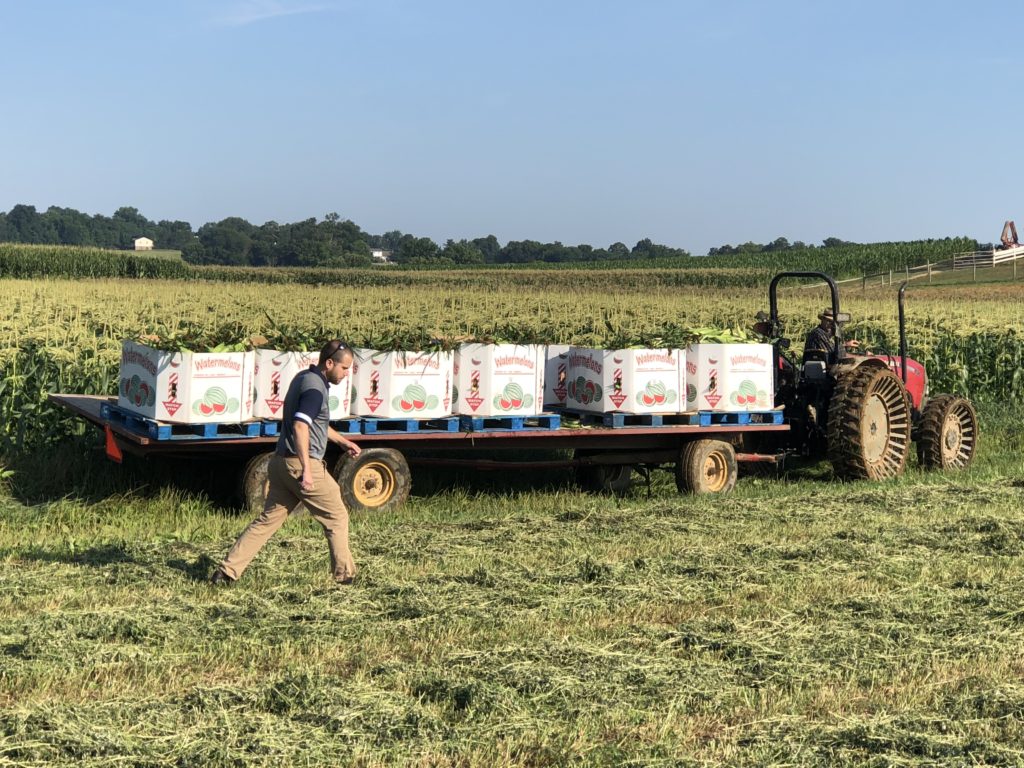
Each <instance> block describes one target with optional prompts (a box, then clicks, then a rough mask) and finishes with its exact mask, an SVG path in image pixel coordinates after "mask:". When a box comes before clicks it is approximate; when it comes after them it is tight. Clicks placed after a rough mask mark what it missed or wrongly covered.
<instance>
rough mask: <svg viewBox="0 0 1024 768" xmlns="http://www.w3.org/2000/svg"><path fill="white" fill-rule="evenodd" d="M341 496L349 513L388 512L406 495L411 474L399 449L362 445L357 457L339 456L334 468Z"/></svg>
mask: <svg viewBox="0 0 1024 768" xmlns="http://www.w3.org/2000/svg"><path fill="white" fill-rule="evenodd" d="M334 479H335V480H337V481H338V485H339V486H341V498H342V500H343V501H344V502H345V506H346V507H348V509H349V511H351V512H390V511H391V510H394V509H398V508H399V507H401V506H402V505H403V504H405V502H406V500H407V499H408V498H409V489H410V488H411V487H412V473H411V472H410V471H409V463H408V462H407V461H406V460H405V456H403V455H402V453H401V451H396V450H395V449H394V448H366V449H364V450H363V451H362V452H361V453H360V454H359V455H358V456H356V457H355V458H352V457H350V456H342V457H341V458H339V459H338V462H337V464H336V465H335V467H334Z"/></svg>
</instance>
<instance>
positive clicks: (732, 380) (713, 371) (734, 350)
mask: <svg viewBox="0 0 1024 768" xmlns="http://www.w3.org/2000/svg"><path fill="white" fill-rule="evenodd" d="M686 362H687V373H688V376H689V382H690V384H691V386H689V387H687V392H686V398H687V406H688V407H689V408H690V409H691V410H695V411H697V410H700V411H767V410H771V409H772V408H774V407H775V391H774V388H775V376H774V373H773V371H772V347H771V344H694V345H692V346H691V347H690V348H689V349H688V350H687V351H686Z"/></svg>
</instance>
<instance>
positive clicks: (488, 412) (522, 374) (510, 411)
mask: <svg viewBox="0 0 1024 768" xmlns="http://www.w3.org/2000/svg"><path fill="white" fill-rule="evenodd" d="M544 364H545V352H544V347H543V346H542V345H540V344H463V345H461V346H460V347H459V349H458V350H457V351H456V353H455V391H454V392H453V394H452V400H453V401H454V403H455V405H454V410H455V412H456V413H458V414H461V415H465V416H484V417H492V418H493V417H496V416H535V415H537V414H538V413H542V412H543V411H544Z"/></svg>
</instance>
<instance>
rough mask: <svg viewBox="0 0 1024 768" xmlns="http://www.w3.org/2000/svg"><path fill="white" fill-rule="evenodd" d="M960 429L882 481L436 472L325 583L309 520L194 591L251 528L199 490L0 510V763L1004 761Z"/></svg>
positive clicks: (1015, 592)
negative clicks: (599, 482)
mask: <svg viewBox="0 0 1024 768" xmlns="http://www.w3.org/2000/svg"><path fill="white" fill-rule="evenodd" d="M986 437H987V438H988V439H987V441H986V443H985V450H986V453H985V454H984V455H983V457H982V460H981V461H980V462H979V463H978V466H977V467H976V468H975V469H973V470H971V471H970V472H968V473H964V474H962V475H956V476H950V475H945V476H944V475H922V474H920V473H918V472H917V471H916V470H912V471H911V472H910V473H909V474H908V475H907V476H906V477H904V478H901V479H900V480H897V481H894V482H889V483H884V484H868V483H853V484H841V483H835V482H831V481H829V480H828V479H827V477H828V472H827V471H824V470H821V469H818V468H815V469H813V470H812V471H810V472H805V473H803V474H800V475H795V476H789V477H788V478H786V479H783V480H766V479H753V478H749V479H746V480H742V481H741V482H740V484H739V486H738V487H737V492H736V493H735V494H733V495H732V496H731V497H729V498H728V499H722V498H714V497H711V498H708V497H702V498H686V497H680V496H678V495H676V494H675V492H674V489H673V488H672V486H671V482H670V481H669V480H667V479H666V478H664V477H659V479H658V480H657V481H656V482H655V484H654V485H653V486H652V488H651V489H650V493H649V497H648V492H647V491H645V490H644V489H637V490H635V491H634V492H633V493H632V494H631V495H630V496H628V497H627V498H625V499H622V500H615V499H611V498H606V497H594V496H588V495H583V494H580V493H577V492H576V491H574V490H572V489H571V488H570V487H568V486H565V485H559V484H558V483H553V484H550V485H549V486H548V487H546V488H545V489H543V490H533V491H529V490H522V489H521V488H520V487H519V486H509V485H505V486H502V485H501V484H500V483H497V484H496V483H495V481H491V482H490V483H488V484H486V485H485V486H482V487H477V488H476V489H474V487H472V486H471V487H469V488H465V487H463V488H459V489H453V490H448V491H445V492H442V493H440V494H438V495H436V496H431V497H425V498H415V499H413V501H412V502H411V503H410V504H409V505H408V506H407V507H405V508H404V509H402V510H400V511H396V512H393V513H390V514H387V515H379V516H360V517H357V518H355V519H354V521H353V526H352V535H353V542H354V551H355V554H356V557H357V560H358V562H359V564H360V566H361V568H362V570H361V573H360V577H359V581H358V583H357V585H356V586H355V587H352V588H348V589H343V590H339V589H336V588H334V587H333V586H332V585H331V584H330V581H329V577H328V573H327V562H326V561H327V555H326V547H325V544H324V542H323V537H322V534H321V533H320V531H319V529H318V527H317V526H316V524H315V523H314V522H312V521H311V520H310V519H309V518H308V517H304V516H302V517H298V518H295V519H292V520H290V521H289V522H288V524H287V525H286V526H285V528H284V529H283V530H282V531H280V532H279V533H278V535H277V536H276V537H275V538H274V539H273V540H272V541H271V543H270V544H269V545H268V547H267V548H266V550H265V551H264V552H263V553H261V555H260V557H259V558H258V559H257V560H256V562H255V563H254V565H253V567H252V568H251V569H250V571H249V572H248V573H246V575H245V577H244V578H243V580H242V581H240V582H239V583H238V584H236V585H234V586H232V587H231V588H229V589H214V588H211V587H209V586H207V585H206V583H205V582H204V581H203V579H204V578H205V576H206V575H207V574H208V573H209V571H210V570H211V568H212V567H213V566H214V564H215V563H216V562H217V561H218V560H219V558H220V557H221V556H222V555H223V554H224V552H225V551H226V549H227V547H228V546H229V545H230V543H231V541H232V540H233V538H234V536H235V535H237V533H238V532H239V531H240V530H241V528H242V527H243V526H244V524H245V522H246V521H245V519H242V518H239V517H238V516H237V515H234V514H232V513H230V512H228V511H224V510H221V509H218V508H215V507H214V506H212V505H211V504H210V503H209V502H206V501H204V500H203V499H202V498H201V497H194V496H184V495H182V493H181V492H179V491H173V490H163V491H155V492H154V493H153V494H152V495H150V496H148V497H144V496H141V495H129V496H120V497H119V496H112V497H109V498H106V499H103V500H101V501H98V502H94V503H89V502H83V501H74V500H70V499H69V500H65V501H61V502H54V503H50V504H47V505H41V506H34V507H25V506H21V505H19V504H17V503H16V502H14V501H8V502H7V503H6V506H5V508H4V511H3V512H2V513H0V574H2V580H3V589H2V590H0V617H2V621H0V707H2V708H0V765H2V764H4V763H5V762H6V763H9V764H17V765H50V764H55V763H72V762H74V763H78V764H84V765H108V764H113V763H129V764H136V765H172V764H174V765H243V764H244V765H252V764H257V765H262V764H265V765H280V764H333V765H348V764H352V765H382V764H401V765H409V764H412V765H466V766H494V765H553V764H580V765H622V764H635V765H641V764H642V765H678V764H693V765H722V764H726V765H753V764H772V763H786V764H819V765H820V764H829V765H865V764H867V765H907V764H917V765H935V764H994V765H996V764H1002V765H1016V764H1019V763H1020V762H1022V761H1024V751H1022V748H1021V744H1024V684H1022V683H1021V678H1022V674H1024V662H1022V661H1021V659H1024V639H1022V634H1021V627H1022V625H1024V609H1022V608H1021V607H1020V597H1019V596H1020V594H1021V593H1022V587H1024V569H1022V567H1021V555H1022V554H1024V514H1022V513H1024V483H1021V482H1020V481H1019V479H1018V478H1020V477H1022V469H1024V467H1022V464H1021V461H1020V459H1019V458H1018V457H1019V455H1020V454H1019V448H1020V445H1019V443H1020V438H1019V437H1017V435H1016V434H1015V433H1012V432H1009V431H1006V432H1001V433H986ZM1009 457H1012V458H1009ZM809 478H810V479H809ZM816 478H824V479H816ZM495 485H496V487H495ZM482 488H486V489H482Z"/></svg>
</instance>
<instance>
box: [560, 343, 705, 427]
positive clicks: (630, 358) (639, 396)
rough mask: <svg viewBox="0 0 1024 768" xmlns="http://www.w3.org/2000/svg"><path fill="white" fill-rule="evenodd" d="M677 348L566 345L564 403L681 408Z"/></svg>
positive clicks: (595, 407)
mask: <svg viewBox="0 0 1024 768" xmlns="http://www.w3.org/2000/svg"><path fill="white" fill-rule="evenodd" d="M684 357H685V356H684V353H683V351H682V350H679V349H615V350H602V349H587V348H583V347H572V348H570V350H569V357H568V368H567V380H568V383H567V384H566V399H565V407H566V408H570V409H572V410H577V411H585V412H589V413H609V412H613V411H618V412H620V413H679V412H680V411H682V410H683V408H684V407H685V406H684V400H683V398H682V390H681V385H682V384H684V383H685V380H684V379H683V376H685V371H684V372H681V371H680V368H685V363H684Z"/></svg>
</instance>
